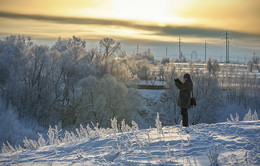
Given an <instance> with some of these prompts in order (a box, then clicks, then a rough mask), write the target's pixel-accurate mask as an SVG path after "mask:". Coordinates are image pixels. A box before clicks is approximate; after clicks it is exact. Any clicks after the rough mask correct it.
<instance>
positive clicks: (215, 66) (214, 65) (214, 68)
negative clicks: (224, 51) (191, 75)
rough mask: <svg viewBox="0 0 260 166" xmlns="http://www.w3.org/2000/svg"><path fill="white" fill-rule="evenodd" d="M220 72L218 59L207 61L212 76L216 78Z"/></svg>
mask: <svg viewBox="0 0 260 166" xmlns="http://www.w3.org/2000/svg"><path fill="white" fill-rule="evenodd" d="M219 70H220V66H219V62H218V61H217V60H216V59H212V58H209V59H208V60H207V71H208V73H209V74H210V75H213V76H215V75H216V73H217V72H218V71H219Z"/></svg>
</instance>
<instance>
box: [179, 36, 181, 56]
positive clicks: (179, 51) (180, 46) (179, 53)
mask: <svg viewBox="0 0 260 166" xmlns="http://www.w3.org/2000/svg"><path fill="white" fill-rule="evenodd" d="M178 47H179V55H181V37H179V41H178Z"/></svg>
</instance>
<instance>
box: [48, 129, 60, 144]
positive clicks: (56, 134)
mask: <svg viewBox="0 0 260 166" xmlns="http://www.w3.org/2000/svg"><path fill="white" fill-rule="evenodd" d="M60 132H61V130H58V127H57V126H56V125H55V128H52V127H51V126H49V130H48V133H47V136H48V139H49V144H50V145H55V144H57V145H58V144H59V143H60V141H61V140H60Z"/></svg>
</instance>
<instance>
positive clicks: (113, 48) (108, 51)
mask: <svg viewBox="0 0 260 166" xmlns="http://www.w3.org/2000/svg"><path fill="white" fill-rule="evenodd" d="M99 46H100V47H101V48H104V54H103V59H106V58H108V57H110V56H112V55H113V54H114V53H116V52H117V51H118V50H120V49H121V44H120V43H119V42H117V41H115V40H114V39H112V38H104V39H102V40H100V42H99Z"/></svg>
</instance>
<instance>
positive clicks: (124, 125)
mask: <svg viewBox="0 0 260 166" xmlns="http://www.w3.org/2000/svg"><path fill="white" fill-rule="evenodd" d="M130 130H131V127H130V126H129V125H128V124H126V123H125V120H124V119H123V120H122V122H121V131H122V132H128V131H130Z"/></svg>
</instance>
